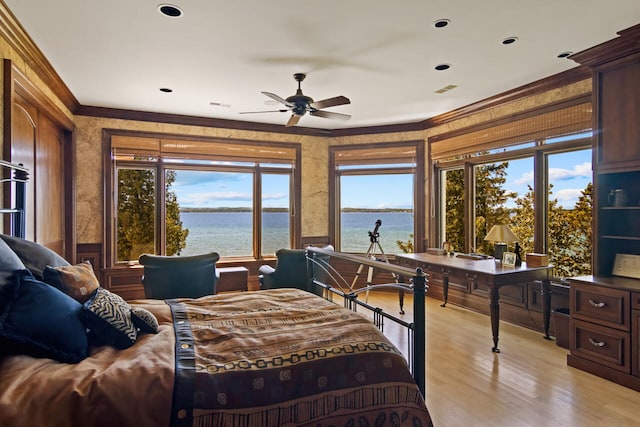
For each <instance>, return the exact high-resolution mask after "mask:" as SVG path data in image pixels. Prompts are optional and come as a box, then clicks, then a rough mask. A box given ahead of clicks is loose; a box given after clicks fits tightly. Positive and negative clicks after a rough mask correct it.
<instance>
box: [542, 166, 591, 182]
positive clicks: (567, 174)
mask: <svg viewBox="0 0 640 427" xmlns="http://www.w3.org/2000/svg"><path fill="white" fill-rule="evenodd" d="M573 178H591V162H585V163H582V164H579V165H575V166H574V167H573V169H563V168H549V181H551V182H553V181H564V180H567V179H573Z"/></svg>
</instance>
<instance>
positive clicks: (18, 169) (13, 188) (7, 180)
mask: <svg viewBox="0 0 640 427" xmlns="http://www.w3.org/2000/svg"><path fill="white" fill-rule="evenodd" d="M0 169H2V175H1V176H0V183H2V184H3V189H2V197H3V201H4V202H3V203H4V205H5V206H10V207H5V208H0V214H3V215H4V214H8V215H10V220H9V222H10V226H9V231H10V233H11V235H12V236H16V237H21V238H23V239H24V238H25V235H26V214H25V209H26V205H27V181H28V180H29V169H27V168H26V167H24V166H23V165H22V164H19V163H11V162H7V161H6V160H0Z"/></svg>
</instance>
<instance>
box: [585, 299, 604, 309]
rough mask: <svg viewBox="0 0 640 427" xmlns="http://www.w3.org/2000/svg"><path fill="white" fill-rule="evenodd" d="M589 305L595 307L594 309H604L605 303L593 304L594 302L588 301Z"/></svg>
mask: <svg viewBox="0 0 640 427" xmlns="http://www.w3.org/2000/svg"><path fill="white" fill-rule="evenodd" d="M589 304H591V305H592V306H594V307H596V308H602V307H604V306H605V305H606V304H607V303H605V302H595V301H594V300H592V299H590V300H589Z"/></svg>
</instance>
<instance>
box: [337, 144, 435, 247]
mask: <svg viewBox="0 0 640 427" xmlns="http://www.w3.org/2000/svg"><path fill="white" fill-rule="evenodd" d="M424 145H425V141H424V140H412V141H402V142H382V143H367V144H349V145H333V146H330V147H329V233H330V238H331V241H332V242H333V245H334V246H335V247H336V249H338V250H339V248H340V235H341V233H340V213H341V212H340V209H341V206H340V200H341V193H340V178H341V177H342V176H345V175H380V174H409V173H410V174H413V193H414V194H413V236H414V237H413V247H414V252H423V251H424V250H425V247H424V235H425V222H426V221H425V216H424V212H425V207H424V206H425V201H424V200H425V197H424V191H423V190H424V182H425V167H424V164H425V160H424V159H425V157H424ZM403 148H406V149H412V150H414V153H415V159H414V160H413V161H414V162H415V166H413V167H411V166H405V167H382V166H380V165H384V164H385V163H386V164H389V165H398V164H403V163H406V162H403V161H398V160H397V159H392V160H390V161H386V162H385V161H383V160H380V158H379V157H376V156H373V157H372V158H375V159H376V160H373V161H361V162H358V161H353V162H349V164H353V165H356V164H357V165H359V166H362V167H356V168H353V169H351V168H347V169H343V170H339V167H338V166H339V164H340V161H339V160H338V159H337V157H338V154H339V153H345V152H348V151H350V150H353V151H354V152H355V150H362V151H370V152H371V153H375V152H376V151H380V152H382V151H384V150H385V149H390V150H397V149H403ZM373 165H375V166H373Z"/></svg>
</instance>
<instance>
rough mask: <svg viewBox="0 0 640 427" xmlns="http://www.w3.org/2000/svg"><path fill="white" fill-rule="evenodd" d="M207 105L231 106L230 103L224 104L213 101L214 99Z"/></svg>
mask: <svg viewBox="0 0 640 427" xmlns="http://www.w3.org/2000/svg"><path fill="white" fill-rule="evenodd" d="M209 105H212V106H214V107H223V108H231V104H224V103H222V102H215V101H211V102H210V103H209Z"/></svg>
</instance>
